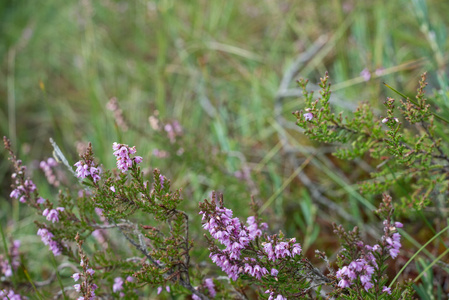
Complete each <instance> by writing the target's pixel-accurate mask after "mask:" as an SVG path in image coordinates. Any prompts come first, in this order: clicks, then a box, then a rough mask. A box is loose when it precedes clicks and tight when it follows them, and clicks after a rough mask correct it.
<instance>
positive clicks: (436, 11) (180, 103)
mask: <svg viewBox="0 0 449 300" xmlns="http://www.w3.org/2000/svg"><path fill="white" fill-rule="evenodd" d="M447 11H449V2H447V1H437V0H433V1H424V0H413V1H408V0H407V1H406V0H401V1H380V0H378V1H339V0H335V1H293V0H292V1H270V0H266V1H253V0H250V1H235V0H228V1H206V0H204V1H199V0H198V1H174V0H160V1H114V0H98V1H89V0H80V1H71V0H67V1H56V0H46V1H34V2H33V1H13V0H5V1H1V3H0V15H1V21H0V34H1V39H2V42H1V43H0V57H1V65H0V67H1V72H0V97H1V99H2V101H1V102H0V130H1V133H2V135H7V136H8V137H9V138H10V139H11V140H12V142H13V145H14V146H15V148H16V149H17V150H18V153H19V157H20V158H21V159H22V160H23V161H25V162H26V163H27V164H28V165H29V170H30V171H31V172H34V174H35V177H34V180H35V182H36V183H37V184H38V187H39V188H40V189H41V190H40V191H41V193H42V194H44V196H47V197H49V196H50V195H52V194H55V192H56V191H57V190H56V189H54V188H53V189H51V188H49V187H45V178H44V176H43V173H42V172H41V171H40V170H39V169H38V167H37V166H38V163H37V162H38V161H40V160H43V159H46V158H48V157H50V156H51V155H52V147H51V145H50V143H49V141H48V140H49V138H50V137H52V138H53V139H54V140H55V141H56V142H57V143H58V145H59V146H60V147H61V149H62V151H63V152H64V153H65V155H66V157H67V158H69V159H70V160H71V161H70V162H71V163H75V162H76V161H77V160H78V150H77V149H79V148H80V145H82V144H83V143H84V144H85V143H87V142H89V141H90V142H91V143H92V145H93V149H94V152H95V154H96V156H97V157H98V158H99V160H100V161H101V163H102V164H104V165H105V167H107V168H112V167H114V163H115V159H114V156H113V155H112V148H111V147H112V143H113V142H115V141H117V142H122V143H126V144H128V145H135V146H136V147H137V150H138V154H140V155H142V156H143V157H144V163H143V164H147V165H148V164H149V165H150V166H151V168H155V167H157V168H160V169H161V171H162V174H164V175H165V176H167V177H168V178H171V179H172V185H173V186H174V187H175V188H183V197H184V198H185V199H186V200H187V201H185V204H184V205H186V207H185V210H186V211H188V213H189V214H190V215H191V216H196V215H197V211H198V208H197V207H198V205H197V204H198V202H199V201H201V200H202V199H204V198H207V197H208V196H209V195H210V192H211V191H212V190H219V191H222V192H223V193H224V196H225V201H226V203H227V207H229V208H232V209H234V210H235V211H236V214H238V215H237V216H238V217H240V218H244V217H246V216H248V214H250V212H249V205H248V204H249V202H250V197H251V195H253V196H255V199H256V200H257V201H258V202H259V203H260V205H261V206H262V207H263V209H261V212H262V211H263V214H262V216H263V217H264V218H266V220H269V221H270V229H271V230H273V231H277V230H279V229H282V230H284V231H286V233H287V235H288V236H295V237H298V238H299V240H304V241H306V242H305V243H306V245H307V246H306V248H307V249H308V250H309V253H310V256H311V257H312V256H313V250H314V249H317V248H318V249H322V250H326V251H330V252H329V254H332V253H333V252H332V251H334V250H335V245H336V238H335V237H334V236H332V229H331V228H332V227H331V222H332V221H335V222H339V223H343V224H345V226H348V227H349V226H354V225H356V224H359V225H362V226H366V227H367V228H368V227H369V226H371V225H372V224H371V222H376V223H378V221H377V220H374V219H373V218H372V214H371V210H372V208H373V207H374V205H376V204H377V202H378V201H379V200H380V195H378V197H373V198H366V197H365V196H364V195H361V194H360V193H359V192H358V187H357V186H356V185H354V184H355V183H356V182H357V181H359V180H363V179H366V178H369V170H370V168H369V166H367V163H366V162H364V161H362V160H360V161H356V162H343V161H340V160H337V159H336V158H335V157H332V156H331V155H330V154H329V153H330V152H331V149H328V148H330V147H329V145H320V144H317V143H311V142H310V141H308V140H307V139H306V138H305V137H304V136H303V135H302V134H301V133H300V132H298V131H296V130H294V129H292V128H291V126H290V127H289V126H287V125H286V124H287V123H289V122H290V123H291V124H290V125H293V124H294V122H295V118H294V117H293V116H292V115H291V112H292V111H294V110H298V109H301V108H304V107H303V106H302V105H303V102H302V100H300V98H299V94H297V95H296V96H295V95H293V96H292V97H288V98H284V99H283V101H282V107H281V108H280V109H276V110H275V98H276V95H277V94H278V91H279V87H280V85H281V79H282V78H283V75H284V73H285V72H286V70H288V68H289V66H291V64H292V63H293V62H294V61H295V59H296V58H297V57H298V55H300V54H301V53H305V52H306V51H307V50H308V49H310V47H312V45H314V43H315V42H316V41H317V40H320V39H321V40H324V43H323V45H322V47H320V48H319V49H318V50H317V51H315V52H314V53H313V55H312V56H311V57H310V59H308V60H307V61H306V62H305V64H304V65H303V67H302V68H301V70H300V72H299V74H298V75H295V77H294V79H299V77H303V78H309V79H310V80H311V82H312V83H314V82H317V81H318V79H319V77H320V76H323V75H324V72H325V71H329V74H330V78H331V82H332V83H334V85H333V88H332V90H333V91H334V93H335V95H337V96H338V99H340V100H339V101H336V102H335V103H334V105H335V106H336V110H351V109H352V108H354V107H355V106H356V104H357V103H358V102H360V101H367V102H368V103H370V104H371V105H373V106H374V107H378V112H379V115H381V114H382V113H383V108H382V102H383V101H385V98H386V97H387V96H391V97H396V96H397V95H395V94H393V93H392V92H391V91H390V90H389V89H387V88H385V87H384V85H383V84H382V82H387V83H388V84H389V85H391V86H394V87H395V88H396V89H398V90H400V91H402V92H403V93H406V94H407V95H414V94H415V90H416V88H417V87H418V79H419V76H420V74H421V73H423V72H424V71H427V72H428V74H429V76H428V78H429V87H428V88H427V91H428V93H429V94H433V93H436V94H437V95H438V97H436V98H435V99H439V100H438V101H439V102H438V103H435V104H437V105H438V107H440V109H441V110H443V111H444V109H446V110H447V108H448V106H449V100H448V94H447V85H448V82H449V81H448V80H447V76H446V73H447V67H446V62H447V53H448V51H447V50H448V41H447V40H446V36H447V31H446V29H447V26H448V23H449V19H448V18H447V14H446V12H447ZM365 68H366V69H368V70H369V71H370V72H371V78H370V79H369V80H367V81H366V80H365V78H364V77H363V76H362V74H361V72H362V71H363V70H364V69H365ZM376 70H379V71H381V73H378V74H379V75H377V74H376V72H375V71H376ZM289 87H291V88H295V87H297V86H296V84H295V82H294V80H292V82H290V83H289ZM113 97H116V98H117V99H118V103H119V106H120V108H121V109H122V110H123V114H124V118H125V120H126V123H127V124H128V127H129V129H128V130H127V131H123V128H120V126H119V125H118V124H116V122H115V118H114V114H113V112H111V111H109V110H108V109H107V108H106V106H107V103H108V101H109V100H110V99H111V98H113ZM156 111H157V113H156ZM150 116H157V117H158V118H159V120H160V121H161V123H162V124H169V123H171V122H174V121H175V120H177V121H178V122H179V124H180V125H181V126H182V128H183V134H182V136H180V137H178V138H177V139H176V141H175V142H173V143H172V142H171V141H170V139H169V138H168V137H167V135H166V134H165V133H164V131H163V130H162V131H156V130H154V129H152V128H151V126H150V123H149V117H150ZM279 117H282V118H283V119H284V120H286V121H287V122H284V123H283V122H280V121H279V120H280V118H279ZM286 140H287V141H288V142H289V143H290V144H291V145H293V147H296V148H297V149H302V150H301V151H297V152H294V153H292V152H291V151H289V150H288V149H286V147H285V143H284V142H285V141H286ZM155 149H158V150H164V151H167V152H168V153H169V157H167V158H158V157H157V156H155V155H154V154H153V153H154V150H155ZM180 149H181V150H180ZM182 150H183V153H182V154H181V152H182ZM318 154H319V155H318ZM2 155H5V152H2ZM2 157H3V158H4V157H6V156H2ZM296 163H299V165H296ZM10 170H11V168H10V166H9V164H8V162H7V160H6V159H2V160H1V161H0V179H1V182H2V185H1V190H2V193H1V205H0V207H1V210H0V221H1V222H2V224H5V225H6V227H3V230H4V231H5V232H6V235H7V236H13V237H14V238H15V239H23V240H24V241H23V250H32V249H35V248H36V247H41V246H42V245H41V244H40V243H41V242H40V241H39V238H38V237H36V236H35V228H34V225H33V221H34V219H35V216H33V215H31V216H30V213H29V212H28V211H26V209H23V208H21V207H20V206H19V205H18V203H12V202H11V200H10V198H9V193H10V189H9V184H10V175H11V174H10V172H11V171H10ZM298 173H304V174H307V176H308V177H307V178H310V181H311V183H313V184H310V185H309V184H305V183H304V180H299V179H298V177H296V176H292V174H295V175H297V174H298ZM38 178H40V179H38ZM316 187H319V190H320V191H319V193H320V194H323V195H326V197H327V198H329V199H330V200H332V201H333V202H334V203H336V204H337V205H338V207H340V208H341V209H342V210H344V211H346V212H347V214H349V215H351V216H353V218H351V219H348V218H344V217H343V215H342V214H338V213H336V210H335V209H333V208H329V207H327V206H326V205H323V203H322V202H316V201H315V200H316V199H315V197H314V194H316ZM393 196H394V195H393ZM267 201H268V202H267ZM264 203H267V205H265V206H263V204H264ZM425 213H426V212H424V213H420V214H418V217H416V218H415V217H413V216H410V218H411V219H413V220H414V221H416V219H418V221H417V223H415V224H414V226H415V227H413V229H411V228H412V227H411V228H410V229H411V230H410V231H409V232H411V233H412V232H413V233H416V236H415V235H414V238H415V239H417V241H414V242H417V243H418V244H413V243H411V244H410V245H408V246H406V248H407V247H408V250H405V251H404V252H405V254H404V253H403V254H402V255H404V256H409V254H410V253H413V252H414V251H415V250H416V249H417V248H419V247H420V246H419V245H420V244H421V245H422V244H424V243H425V242H426V241H427V240H428V239H429V234H432V231H433V227H434V226H437V225H435V224H433V220H432V219H429V218H426V216H425ZM430 213H431V212H430ZM19 216H20V217H19ZM192 222H193V223H194V224H195V225H196V226H197V227H199V226H198V225H199V223H200V221H199V218H195V219H194V220H193V221H192ZM425 222H427V225H426V226H428V227H426V226H423V225H422V224H423V223H425ZM363 224H365V225H363ZM373 224H374V223H373ZM313 225H315V226H316V227H314V226H313ZM3 226H4V225H3ZM421 226H422V227H423V229H420V227H421ZM438 226H439V225H438ZM191 228H195V226H191ZM316 228H319V232H317V229H316ZM429 228H431V229H429ZM404 229H405V230H406V231H408V230H407V226H405V228H404ZM193 230H195V229H193ZM362 231H363V230H362ZM193 236H194V237H200V236H202V232H200V230H199V229H198V230H196V231H195V232H194V233H193ZM195 241H196V242H197V243H200V244H201V243H203V242H202V241H201V239H195ZM435 246H436V249H437V248H438V245H435ZM440 246H441V244H440ZM329 249H330V250H329ZM196 251H199V250H196ZM42 255H44V254H42ZM207 255H208V253H207V252H199V253H196V252H194V256H196V257H197V259H196V261H197V262H200V261H201V260H205V259H206V258H207ZM404 259H405V258H404ZM49 268H50V269H51V268H52V267H49ZM397 270H399V266H398V267H397ZM33 276H35V277H33ZM42 277H45V274H44V273H40V272H35V273H34V274H32V278H35V279H36V280H38V279H39V280H42ZM436 277H438V276H436ZM439 280H441V276H440V279H439ZM446 292H447V291H446Z"/></svg>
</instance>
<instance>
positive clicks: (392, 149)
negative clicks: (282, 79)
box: [293, 73, 449, 210]
mask: <svg viewBox="0 0 449 300" xmlns="http://www.w3.org/2000/svg"><path fill="white" fill-rule="evenodd" d="M298 83H299V85H300V86H301V88H302V89H303V95H304V98H305V107H306V109H305V112H304V111H296V112H293V115H294V116H295V117H296V119H297V125H298V126H299V127H301V128H302V129H304V133H305V134H306V135H307V136H308V137H309V138H311V139H314V140H317V141H320V142H325V143H334V144H338V147H337V150H336V151H334V155H335V156H336V157H338V158H340V159H356V158H360V157H366V156H367V155H369V156H370V157H371V158H372V160H371V161H373V163H374V164H376V165H377V167H376V169H375V171H374V172H371V173H370V174H371V176H372V177H373V180H369V181H364V182H362V183H361V184H360V188H361V190H362V191H363V192H366V193H372V194H380V193H383V192H387V191H388V190H389V189H392V188H393V187H394V185H395V184H396V183H400V182H404V181H405V182H416V184H413V185H409V191H408V192H407V193H406V194H407V195H410V196H406V197H403V198H402V199H401V201H402V208H403V209H404V210H405V209H409V208H417V209H421V208H423V207H425V206H427V205H429V204H430V195H431V193H432V192H435V193H441V192H442V191H444V193H446V195H448V193H449V192H448V190H449V179H448V177H447V176H444V175H443V174H447V172H448V171H449V155H448V154H447V153H446V152H447V151H446V152H445V149H443V147H441V137H443V136H444V135H445V134H447V123H446V119H444V118H442V117H440V116H439V115H437V114H435V113H433V112H431V107H430V105H429V104H428V101H427V98H426V96H425V92H424V88H425V86H426V84H427V83H426V74H425V73H424V74H423V75H422V77H421V80H420V82H419V88H418V91H417V95H416V101H415V100H412V99H410V98H408V97H405V96H404V95H403V94H401V93H399V92H397V91H396V90H394V89H393V90H394V91H395V92H397V93H399V94H400V95H401V96H404V98H405V99H403V100H400V103H399V104H400V106H399V110H398V109H397V107H396V105H397V101H396V100H395V99H393V98H387V100H386V101H385V102H384V105H385V107H386V109H387V111H386V114H383V115H377V114H375V113H374V112H373V109H372V108H371V107H370V106H369V105H368V104H367V103H362V104H360V105H359V107H358V108H357V110H356V111H355V112H353V114H352V115H350V116H349V115H348V116H343V113H342V112H341V113H339V114H338V115H336V114H335V113H334V112H333V110H332V108H331V105H330V102H329V100H330V96H331V90H330V87H331V85H330V83H329V76H328V74H327V73H326V75H325V76H324V77H323V78H321V82H320V84H319V86H320V87H321V90H320V92H319V94H320V96H319V97H318V99H314V98H313V93H310V92H308V91H307V89H306V86H307V83H308V81H306V80H303V79H301V80H299V81H298ZM434 119H435V120H436V119H438V121H441V122H443V123H441V124H440V123H439V124H436V122H435V121H434ZM402 120H405V121H404V122H403V121H402ZM407 123H409V125H410V126H406V125H408V124H407ZM436 128H439V129H440V133H439V135H440V138H439V137H438V135H437V131H436ZM402 194H404V193H402Z"/></svg>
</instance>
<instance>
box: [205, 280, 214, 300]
mask: <svg viewBox="0 0 449 300" xmlns="http://www.w3.org/2000/svg"><path fill="white" fill-rule="evenodd" d="M204 285H205V286H206V287H207V289H208V290H209V295H210V296H211V297H215V295H216V294H217V292H216V291H215V284H214V280H213V279H212V278H206V279H205V280H204Z"/></svg>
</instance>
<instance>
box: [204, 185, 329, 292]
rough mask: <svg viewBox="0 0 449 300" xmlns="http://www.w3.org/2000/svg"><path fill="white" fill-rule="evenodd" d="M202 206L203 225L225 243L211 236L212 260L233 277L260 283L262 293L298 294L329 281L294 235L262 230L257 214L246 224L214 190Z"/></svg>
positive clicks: (213, 235)
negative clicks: (285, 235)
mask: <svg viewBox="0 0 449 300" xmlns="http://www.w3.org/2000/svg"><path fill="white" fill-rule="evenodd" d="M200 208H201V212H200V214H201V215H202V216H203V217H202V218H203V228H204V229H205V230H207V231H208V232H209V233H210V235H211V237H212V238H213V239H215V240H216V241H217V242H218V243H219V244H221V245H222V246H221V247H220V246H218V245H216V244H215V243H214V241H213V240H211V239H209V250H210V255H209V257H210V258H211V260H212V262H213V263H215V264H216V265H217V266H219V267H220V268H221V269H222V271H224V272H225V273H226V274H227V275H228V276H229V278H230V279H232V280H233V281H237V280H238V279H242V280H246V281H247V282H248V283H249V284H254V285H257V286H259V287H260V288H261V289H260V291H259V293H260V296H261V297H262V296H263V297H265V296H266V297H268V298H269V299H287V298H289V297H293V298H294V297H299V296H300V295H305V294H307V292H308V288H311V287H312V285H314V284H318V285H320V284H322V283H325V282H330V280H329V279H328V278H327V277H326V276H324V275H323V274H321V273H320V272H317V270H316V269H315V268H314V267H313V266H312V265H311V264H310V263H309V262H308V260H307V259H305V258H304V257H303V254H302V249H301V245H300V244H299V243H297V242H296V239H295V238H291V239H287V238H285V237H284V235H283V234H282V233H280V234H278V235H267V234H266V233H263V231H265V230H267V224H265V223H261V222H260V221H259V220H258V219H257V218H255V217H249V218H248V220H247V223H246V225H245V224H243V223H241V222H240V220H239V219H238V218H233V212H232V210H230V209H228V208H226V207H224V206H223V198H222V196H221V195H220V196H218V195H216V194H215V193H214V194H213V196H212V200H211V201H210V202H209V201H208V200H204V202H202V203H200ZM311 283H313V284H312V285H311ZM318 285H317V286H318ZM314 286H315V285H314ZM315 287H316V286H315ZM265 293H266V294H268V295H265Z"/></svg>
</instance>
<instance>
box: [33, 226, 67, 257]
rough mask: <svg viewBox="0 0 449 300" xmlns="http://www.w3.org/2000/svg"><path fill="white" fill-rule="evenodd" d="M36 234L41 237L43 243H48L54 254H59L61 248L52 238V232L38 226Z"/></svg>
mask: <svg viewBox="0 0 449 300" xmlns="http://www.w3.org/2000/svg"><path fill="white" fill-rule="evenodd" d="M37 234H38V235H39V236H40V237H41V240H42V242H43V243H44V245H48V246H49V248H50V250H51V251H52V252H53V254H54V256H58V255H60V254H61V249H60V248H59V245H58V243H57V242H56V241H54V240H53V234H52V233H51V232H50V231H48V230H47V229H45V228H40V229H39V230H38V231H37Z"/></svg>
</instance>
